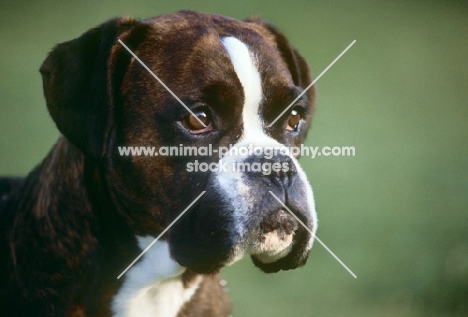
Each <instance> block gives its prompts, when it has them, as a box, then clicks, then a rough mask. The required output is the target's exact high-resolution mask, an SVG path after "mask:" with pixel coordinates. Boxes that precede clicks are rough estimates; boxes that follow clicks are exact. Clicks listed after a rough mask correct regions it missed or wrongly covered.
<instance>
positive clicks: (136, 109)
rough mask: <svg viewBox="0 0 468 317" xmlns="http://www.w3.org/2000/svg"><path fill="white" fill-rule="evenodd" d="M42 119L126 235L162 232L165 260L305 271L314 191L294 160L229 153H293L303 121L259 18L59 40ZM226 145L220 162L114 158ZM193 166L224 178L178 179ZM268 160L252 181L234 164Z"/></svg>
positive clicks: (105, 28)
mask: <svg viewBox="0 0 468 317" xmlns="http://www.w3.org/2000/svg"><path fill="white" fill-rule="evenodd" d="M117 39H121V40H122V41H123V42H124V43H125V44H126V45H127V46H128V47H129V48H130V49H131V50H132V51H133V52H134V53H135V54H136V55H137V56H138V57H139V58H140V59H141V60H142V61H144V63H145V64H146V65H147V66H148V67H149V68H150V69H151V70H152V71H153V72H154V73H155V74H156V75H157V76H158V77H159V78H160V79H161V80H162V81H163V82H164V83H165V84H166V85H167V86H168V87H170V89H171V90H172V91H173V92H174V93H175V94H176V95H177V96H178V97H179V98H180V99H181V100H182V101H183V102H184V103H185V104H186V105H187V106H188V107H189V108H190V109H191V110H192V111H193V113H195V115H196V116H197V117H198V118H200V119H202V120H203V122H204V124H205V125H206V127H204V126H202V125H201V124H200V123H199V122H198V121H197V120H196V119H195V118H194V116H193V115H192V114H190V113H189V112H188V111H187V110H186V109H185V108H184V107H182V106H181V105H180V104H179V102H178V101H177V100H176V99H175V98H174V97H173V96H172V95H171V94H170V93H169V92H168V91H167V90H166V89H165V88H164V87H163V86H162V85H161V84H160V83H159V82H158V81H156V80H155V79H154V78H153V77H152V76H151V75H150V73H149V72H148V71H147V70H146V69H144V68H143V66H142V65H141V64H140V63H139V62H138V61H137V60H135V59H134V58H133V57H132V56H131V55H130V54H129V53H128V52H127V51H126V50H125V49H124V48H123V47H122V45H121V44H119V43H118V42H117ZM41 72H42V74H43V79H44V91H45V96H46V100H47V105H48V108H49V111H50V113H51V115H52V117H53V118H54V120H55V122H56V124H57V126H58V128H59V129H60V130H61V132H62V133H63V134H64V136H65V137H66V138H67V139H68V140H69V141H70V142H71V143H72V144H73V145H74V146H76V147H78V148H79V149H80V150H81V151H82V152H83V153H84V155H85V157H86V158H87V160H88V162H89V164H94V165H96V166H99V170H100V171H101V175H102V177H104V178H106V183H107V184H109V185H108V186H109V187H108V192H109V194H110V197H111V198H112V201H113V204H114V205H115V207H116V209H117V211H118V212H119V213H120V214H121V215H122V217H124V218H125V219H126V221H127V222H128V223H129V225H130V226H131V228H132V229H133V230H134V232H135V234H137V235H148V234H149V235H157V234H158V233H159V232H161V231H162V230H163V229H165V228H166V227H167V226H168V225H169V224H170V223H171V221H172V220H173V219H175V218H176V217H177V216H178V215H179V214H180V212H182V211H183V210H184V209H185V208H186V207H187V206H188V205H189V204H190V203H191V202H192V201H193V200H194V199H195V198H196V197H197V196H198V195H199V194H200V193H201V192H202V191H206V193H205V194H204V195H203V196H202V197H201V198H200V199H199V200H198V201H197V202H196V203H195V204H194V205H193V206H192V207H191V208H190V210H189V211H188V212H187V213H186V214H184V215H183V217H181V218H180V219H179V220H178V221H177V222H176V223H175V224H174V225H173V226H172V227H171V228H170V230H169V231H168V233H167V234H166V236H165V239H166V240H167V241H168V242H169V246H170V250H171V255H172V257H173V258H174V259H175V260H176V261H177V262H179V264H181V265H182V266H186V267H189V268H190V269H192V270H194V271H196V272H200V273H210V272H214V271H216V270H218V269H219V268H220V267H222V266H224V265H227V264H230V263H232V262H234V261H235V260H237V259H239V258H240V257H242V256H243V255H245V254H250V255H251V256H252V259H253V261H254V263H255V264H256V265H257V266H258V267H260V268H261V269H263V270H264V271H265V272H275V271H278V270H281V269H283V270H287V269H292V268H295V267H297V266H300V265H303V264H304V263H305V261H306V259H307V255H308V252H309V250H310V248H311V245H312V241H313V237H312V235H311V234H310V232H309V231H308V230H306V229H305V228H303V227H302V225H301V224H299V223H298V221H297V220H296V219H295V218H294V217H293V216H292V215H291V214H290V213H289V211H287V210H285V208H284V207H283V206H282V204H280V203H279V202H278V201H277V200H276V199H275V198H274V197H273V196H272V195H271V194H270V192H272V193H273V194H275V195H276V196H277V197H279V198H280V199H281V200H282V202H283V203H284V204H285V205H286V206H287V207H288V208H289V209H290V210H291V211H292V212H294V214H295V215H296V216H297V217H298V218H299V219H301V221H302V222H303V223H305V224H306V225H307V226H308V228H309V230H310V231H311V232H314V231H315V230H316V224H317V222H316V214H315V209H314V201H313V195H312V190H311V188H310V186H309V184H308V182H307V179H306V176H305V174H304V172H303V171H302V169H301V168H300V166H299V164H298V162H297V160H296V158H295V157H293V156H291V155H289V154H287V153H286V154H285V153H275V154H274V155H272V156H269V157H268V158H266V157H264V156H262V155H257V154H252V153H248V154H240V152H241V151H236V149H240V148H248V147H257V148H262V149H266V148H277V147H280V146H282V145H286V146H298V145H300V144H301V143H302V142H303V140H304V137H305V134H306V131H307V129H308V126H309V122H310V119H311V116H312V113H313V104H314V92H313V90H309V91H308V92H307V93H306V94H304V96H303V97H301V98H300V99H299V100H298V101H297V103H296V104H295V105H294V106H293V107H292V108H291V109H290V110H289V111H288V112H286V113H285V114H284V115H282V116H281V118H280V119H279V120H278V121H276V122H275V123H274V124H273V125H272V127H268V125H269V124H270V123H271V122H272V121H273V120H274V119H275V118H276V117H277V116H278V115H280V113H281V112H282V111H283V110H284V109H285V107H287V106H288V105H289V104H290V103H291V102H292V101H293V100H294V99H295V98H296V97H297V96H298V95H299V94H300V93H301V92H302V91H303V90H304V89H305V87H307V85H308V84H309V83H310V82H311V79H310V75H309V69H308V66H307V64H306V62H305V61H304V59H303V58H302V57H301V56H300V55H299V54H298V53H297V52H296V51H295V50H294V49H293V48H292V47H291V46H290V45H289V43H288V41H287V40H286V38H285V37H284V36H283V35H282V34H281V33H279V32H278V31H276V30H275V29H273V28H272V27H271V26H269V25H267V24H265V23H263V22H262V21H258V20H252V21H245V22H243V21H237V20H233V19H229V18H225V17H221V16H217V15H205V14H201V13H196V12H180V13H176V14H172V15H165V16H159V17H156V18H152V19H148V20H144V21H135V20H131V19H128V18H119V19H115V20H112V21H109V22H107V23H105V24H103V25H101V26H100V27H98V28H95V29H92V30H90V31H88V32H87V33H85V34H84V35H82V36H81V37H80V38H77V39H75V40H73V41H70V42H66V43H63V44H60V45H58V46H57V47H56V48H55V49H54V50H53V51H52V52H51V54H50V55H49V57H48V58H47V59H46V61H45V62H44V64H43V65H42V67H41ZM209 145H211V146H212V147H213V148H215V149H217V148H220V147H229V145H233V146H232V148H231V150H230V151H229V152H228V153H226V154H225V155H224V156H223V157H222V159H221V160H220V158H219V155H211V156H199V157H193V156H191V157H183V156H177V157H174V156H171V157H169V156H153V157H137V156H130V157H126V156H120V155H119V152H118V150H117V149H118V147H119V146H155V147H156V148H158V147H163V146H164V147H169V146H177V147H179V146H185V147H201V146H204V147H207V146H209ZM194 160H197V161H198V162H200V163H201V162H204V163H218V165H220V164H222V163H224V164H225V166H227V170H221V169H219V170H217V171H214V172H200V171H198V172H197V171H188V169H187V166H189V164H190V163H191V162H193V161H194ZM238 163H242V164H258V165H260V166H270V167H271V166H272V165H273V164H276V166H280V167H281V170H279V171H276V172H272V173H264V172H255V171H237V170H234V167H235V166H237V165H236V164H238Z"/></svg>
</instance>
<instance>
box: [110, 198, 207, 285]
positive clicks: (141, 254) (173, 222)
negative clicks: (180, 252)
mask: <svg viewBox="0 0 468 317" xmlns="http://www.w3.org/2000/svg"><path fill="white" fill-rule="evenodd" d="M205 193H206V191H202V193H201V194H200V195H198V197H197V198H195V200H194V201H192V203H191V204H190V205H188V207H187V208H185V210H184V211H182V212H181V213H180V215H178V216H177V218H175V219H174V221H172V222H171V223H170V224H169V225H168V226H167V228H166V229H164V230H163V232H161V233H160V234H159V236H157V237H156V239H154V241H153V242H151V243H150V245H149V246H147V247H146V249H144V250H143V251H142V252H141V253H140V255H139V256H137V257H136V259H135V260H133V262H132V263H130V265H129V266H127V268H126V269H125V270H124V271H123V272H122V273H120V275H119V276H117V279H120V278H121V277H122V275H124V274H125V273H126V272H127V271H128V270H129V269H130V268H131V267H132V266H133V264H135V262H136V261H138V259H139V258H141V257H142V256H143V254H145V253H146V251H148V250H149V248H151V247H152V246H153V244H155V243H156V241H158V240H159V239H160V238H161V237H162V236H163V234H165V233H166V231H167V230H169V228H171V227H172V226H173V225H174V224H175V223H176V222H177V220H179V219H180V217H182V216H183V215H184V214H185V213H186V212H187V210H189V209H190V207H192V206H193V204H195V203H196V202H197V200H198V199H200V197H201V196H203V195H204V194H205Z"/></svg>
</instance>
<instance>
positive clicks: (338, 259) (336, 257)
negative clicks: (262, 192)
mask: <svg viewBox="0 0 468 317" xmlns="http://www.w3.org/2000/svg"><path fill="white" fill-rule="evenodd" d="M269 192H270V194H271V195H272V196H273V197H274V198H275V199H276V200H277V201H278V202H279V203H280V204H281V205H282V206H283V207H284V208H286V210H287V211H289V213H290V214H291V215H292V216H293V217H294V218H296V220H297V221H299V223H300V224H301V225H302V226H303V227H304V228H305V229H306V230H307V231H309V233H310V234H311V235H312V236H313V237H314V238H315V239H316V240H317V241H318V242H319V243H320V244H321V245H322V246H323V247H324V248H325V250H327V251H328V253H330V254H331V255H332V256H333V257H334V258H335V260H337V261H338V263H340V264H341V266H343V267H344V268H345V269H346V270H347V271H348V272H349V274H351V275H352V276H353V277H354V278H357V276H356V274H354V273H353V271H351V269H350V268H349V267H348V266H346V264H344V263H343V261H341V260H340V258H339V257H338V256H336V254H335V253H333V251H332V250H330V248H328V247H327V246H326V245H325V243H323V242H322V240H320V239H319V238H318V237H317V236H316V235H315V234H314V233H313V232H312V230H310V229H309V228H308V227H307V226H306V225H305V224H304V223H303V222H302V221H301V219H299V218H298V217H297V216H296V215H295V214H294V213H293V212H292V211H291V210H290V209H289V208H288V207H287V206H286V205H285V204H284V203H283V202H282V201H281V200H280V199H279V198H278V197H277V196H276V195H275V194H273V193H272V192H271V191H269Z"/></svg>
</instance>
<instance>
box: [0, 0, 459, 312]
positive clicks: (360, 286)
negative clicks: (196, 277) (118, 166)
mask: <svg viewBox="0 0 468 317" xmlns="http://www.w3.org/2000/svg"><path fill="white" fill-rule="evenodd" d="M181 9H195V10H199V11H204V12H209V13H219V14H223V15H228V16H232V17H235V18H239V19H242V18H245V17H248V16H252V15H253V16H261V17H263V18H265V19H267V20H269V21H270V22H271V23H273V24H274V25H276V26H277V27H278V28H280V29H281V30H282V31H283V32H284V33H285V34H286V35H287V36H288V37H289V39H290V40H291V42H292V43H293V44H294V45H295V46H296V48H298V50H299V51H300V52H301V53H302V54H303V55H304V56H305V57H306V59H307V60H308V61H309V63H310V65H311V66H312V68H313V71H314V74H315V75H317V74H319V73H320V72H321V71H322V70H323V69H325V68H326V67H327V66H328V64H329V63H330V62H331V61H332V60H333V59H334V58H335V57H336V56H337V55H338V54H339V53H340V52H341V51H342V50H343V49H344V48H345V47H346V46H347V45H348V44H350V43H351V41H352V40H354V39H356V40H357V43H356V44H355V45H354V46H353V47H352V48H351V49H350V50H349V51H348V53H346V54H345V55H344V56H343V57H342V59H340V60H339V61H338V62H337V63H336V64H335V65H334V66H333V67H332V68H331V69H330V70H329V71H328V72H327V73H326V74H325V75H324V76H323V77H322V78H321V79H320V81H319V82H318V84H317V88H318V105H317V112H316V116H315V118H314V122H313V127H312V130H311V132H310V133H309V138H308V140H307V144H308V145H315V146H326V145H328V146H335V145H338V146H342V145H347V146H355V147H356V156H355V157H328V158H325V157H320V158H316V159H313V160H312V159H310V158H302V159H301V161H302V164H303V166H304V167H305V170H306V172H307V174H308V177H309V179H310V182H311V183H312V186H313V188H314V193H315V197H316V204H317V211H318V214H319V220H320V226H319V230H318V232H317V235H318V237H320V238H321V239H322V240H323V241H324V242H325V243H326V244H327V245H328V246H329V247H330V248H331V249H332V250H333V251H334V252H335V253H336V254H337V255H338V256H339V257H340V258H341V259H342V260H343V261H344V262H345V263H346V264H347V265H348V266H349V267H350V268H351V269H352V270H353V271H354V272H355V273H356V274H357V275H358V278H357V279H354V278H353V277H351V275H349V274H348V273H347V272H346V271H345V270H344V269H343V268H342V267H341V266H340V265H339V264H338V263H337V262H336V261H335V260H334V259H333V258H332V257H331V256H330V255H329V254H328V253H327V252H326V251H325V250H324V248H323V247H322V246H320V245H319V244H315V245H314V248H313V249H312V252H311V256H310V259H309V261H308V263H307V265H306V266H305V267H304V268H302V269H298V270H294V271H289V272H281V273H278V274H272V275H266V274H263V273H261V272H260V271H259V270H258V269H256V268H255V267H254V266H253V264H252V263H251V262H250V260H249V259H245V260H243V261H241V262H239V263H237V264H235V265H234V266H232V267H229V268H226V269H224V270H223V274H224V276H225V278H226V279H227V281H228V288H229V292H230V294H231V298H232V300H233V303H234V316H236V317H244V316H252V317H253V316H468V221H467V220H468V219H467V218H468V216H467V211H468V210H467V209H468V150H467V145H468V144H467V143H468V142H467V141H468V92H467V91H468V87H467V84H468V3H467V1H423V0H421V1H417V0H412V1H253V2H251V1H245V0H242V1H228V2H221V1H200V2H197V3H195V2H192V1H166V2H161V1H142V0H137V1H125V2H124V1H112V2H97V1H11V0H8V1H2V2H1V3H0V43H1V45H0V57H1V58H0V78H1V81H0V174H1V175H25V174H26V173H27V172H28V171H29V170H31V169H32V168H33V167H34V166H35V164H37V163H38V162H39V161H40V160H41V159H42V158H43V157H44V156H45V155H46V153H47V152H48V151H49V149H50V147H51V146H52V144H53V143H54V142H55V140H56V139H57V137H58V132H57V131H56V129H55V126H54V124H53V122H52V121H51V119H50V118H49V116H48V113H47V110H46V107H45V103H44V99H43V96H42V91H41V86H42V84H41V78H40V75H39V72H38V68H39V66H40V64H41V62H42V60H43V59H44V57H45V56H46V54H47V52H48V51H49V50H50V49H51V48H52V47H53V45H55V44H56V43H59V42H62V41H65V40H69V39H72V38H74V37H77V36H79V35H80V34H81V33H83V32H84V31H85V30H87V29H88V28H90V27H93V26H95V25H97V24H99V23H101V22H103V21H104V20H107V19H109V18H111V17H114V16H117V15H130V16H133V17H140V18H146V17H149V16H154V15H158V14H161V13H169V12H174V11H177V10H181Z"/></svg>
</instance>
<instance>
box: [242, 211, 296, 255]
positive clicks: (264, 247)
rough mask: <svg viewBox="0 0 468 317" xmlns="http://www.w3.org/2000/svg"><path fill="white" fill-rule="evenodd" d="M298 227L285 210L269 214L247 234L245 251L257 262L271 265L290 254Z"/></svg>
mask: <svg viewBox="0 0 468 317" xmlns="http://www.w3.org/2000/svg"><path fill="white" fill-rule="evenodd" d="M299 226H300V224H299V222H298V221H297V220H296V219H295V217H294V216H293V215H291V213H289V212H288V211H287V210H284V209H279V210H277V211H275V212H273V213H270V214H268V215H267V216H265V217H264V218H263V219H262V221H261V223H260V225H259V226H258V227H257V228H256V229H254V230H253V231H252V232H251V233H250V234H249V237H248V239H247V246H246V251H247V252H248V253H249V254H250V255H251V256H252V257H253V258H254V259H255V260H257V261H260V262H262V263H265V264H268V263H273V262H275V261H277V260H279V259H281V258H283V257H285V256H286V255H288V254H289V253H290V252H291V250H292V247H293V244H294V236H295V234H296V232H297V231H298V230H299Z"/></svg>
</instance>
